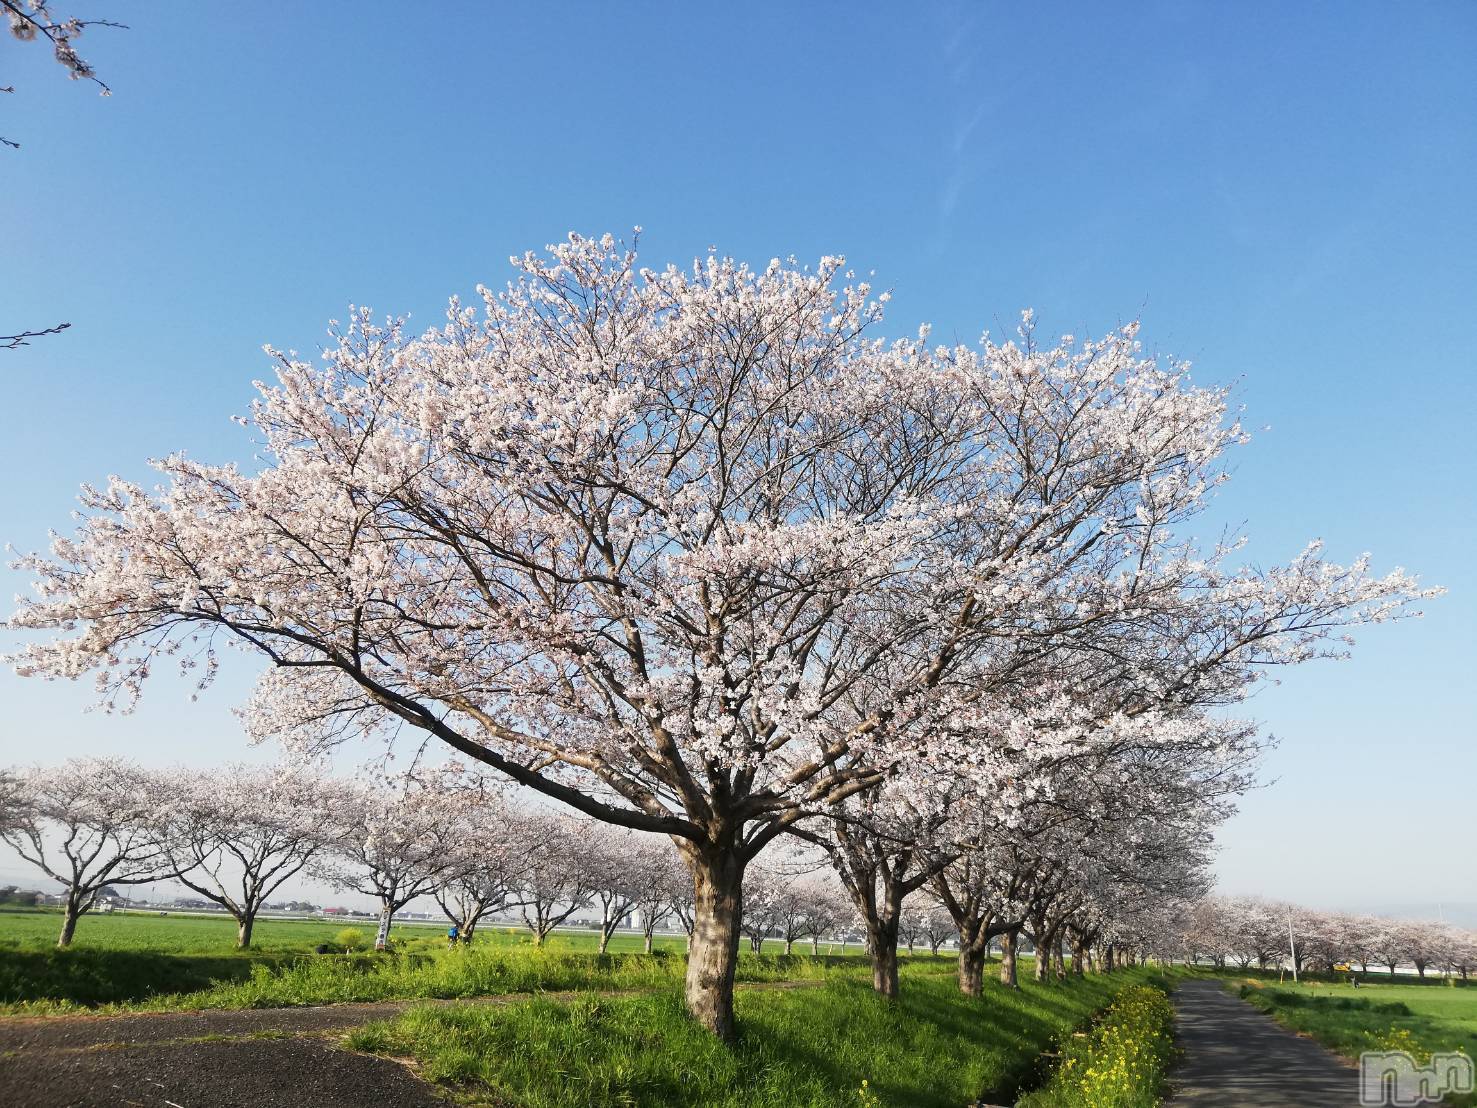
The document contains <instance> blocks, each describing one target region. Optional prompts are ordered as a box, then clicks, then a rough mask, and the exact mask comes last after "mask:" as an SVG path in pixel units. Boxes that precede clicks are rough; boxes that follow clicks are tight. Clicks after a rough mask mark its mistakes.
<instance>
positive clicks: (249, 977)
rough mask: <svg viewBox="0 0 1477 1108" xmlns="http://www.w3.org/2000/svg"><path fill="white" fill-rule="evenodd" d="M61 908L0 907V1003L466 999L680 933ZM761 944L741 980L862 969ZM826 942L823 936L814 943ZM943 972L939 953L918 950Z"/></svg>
mask: <svg viewBox="0 0 1477 1108" xmlns="http://www.w3.org/2000/svg"><path fill="white" fill-rule="evenodd" d="M59 918H60V917H59V915H58V914H57V913H55V912H45V911H34V910H31V911H27V910H15V911H0V1009H3V1010H9V1011H12V1012H15V1011H24V1012H28V1013H37V1014H40V1013H45V1012H65V1011H72V1010H76V1009H77V1008H79V1007H83V1008H96V1007H100V1006H104V1005H113V1006H127V1007H132V1008H138V1007H148V1008H246V1007H274V1006H285V1005H303V1004H326V1003H334V1002H339V1001H356V1000H390V999H420V998H430V997H443V998H446V997H468V996H481V995H490V994H501V993H513V992H532V991H539V990H565V989H581V988H596V989H645V988H667V987H675V986H676V985H677V984H678V983H679V982H680V981H681V978H682V973H683V965H684V962H683V958H682V951H683V948H684V946H685V942H684V940H683V939H681V938H680V937H676V936H661V937H659V938H658V939H657V942H656V944H655V952H654V953H653V954H652V955H646V954H643V953H641V946H642V939H641V937H640V936H639V935H617V936H616V937H615V939H613V940H612V942H611V947H610V953H609V954H607V955H605V956H600V955H598V954H597V953H596V950H597V946H598V942H597V936H596V935H595V934H594V933H592V932H589V931H574V930H571V931H561V932H556V933H555V934H554V935H553V936H551V937H550V939H549V940H548V942H547V943H546V945H545V947H544V948H542V949H536V948H534V947H533V946H532V939H531V937H530V935H529V933H528V931H527V930H526V929H523V928H514V927H488V926H484V927H483V928H479V929H478V932H477V936H476V940H475V943H474V944H473V946H472V947H471V948H470V949H468V948H465V947H459V948H458V949H457V950H455V951H452V950H448V949H447V948H446V939H445V937H444V933H443V932H442V930H441V928H440V927H431V926H417V925H404V926H397V927H396V928H394V929H393V930H392V931H391V945H392V948H393V953H391V954H388V955H375V954H370V953H360V954H347V953H339V952H338V951H337V949H335V952H334V953H330V954H316V953H314V950H315V948H316V947H317V946H318V945H319V944H325V943H326V944H333V943H334V940H335V937H336V936H337V935H338V934H339V933H340V932H342V931H344V930H345V929H346V928H352V929H353V930H355V931H357V932H358V933H359V935H360V937H361V941H362V942H363V943H365V944H367V943H368V942H369V941H370V940H372V938H373V934H374V928H373V926H372V924H370V923H366V922H363V921H360V922H359V923H357V924H345V923H344V922H342V921H322V920H308V921H298V920H262V921H261V922H259V923H258V924H257V930H256V942H255V943H254V945H253V948H252V949H251V950H249V951H238V950H237V949H236V948H235V934H236V932H235V925H234V923H233V922H232V921H231V920H230V919H220V918H212V917H201V916H187V915H168V916H161V915H157V914H136V913H111V914H106V915H101V914H99V915H87V916H84V917H83V918H82V920H81V922H80V924H79V926H78V929H77V938H76V940H75V942H74V944H73V946H72V947H71V948H70V949H67V950H57V949H56V948H55V946H54V943H55V935H56V929H57V926H58V921H59ZM778 949H779V944H777V943H771V944H768V947H767V950H766V952H765V953H762V954H759V955H755V954H752V953H750V952H749V951H747V950H745V951H744V952H743V953H742V955H741V958H740V966H739V979H740V980H743V981H750V982H754V981H776V980H784V979H792V980H816V979H819V978H820V977H822V976H828V975H829V976H834V975H858V976H859V975H862V974H864V973H865V972H867V963H866V959H865V958H864V957H863V956H862V955H861V954H860V953H859V952H857V951H855V950H853V951H852V952H850V953H848V954H844V955H835V956H827V955H824V954H823V955H821V956H820V957H819V958H811V957H810V956H808V955H800V954H797V955H795V956H793V957H786V956H783V955H780V954H777V953H773V951H777V950H778ZM823 949H824V948H823ZM919 961H920V962H922V963H927V964H929V965H931V966H932V967H933V968H934V969H935V970H936V971H937V972H948V971H949V969H950V968H951V967H952V962H951V961H950V960H949V959H947V958H942V957H940V958H930V957H926V956H925V957H923V958H922V959H920V960H919Z"/></svg>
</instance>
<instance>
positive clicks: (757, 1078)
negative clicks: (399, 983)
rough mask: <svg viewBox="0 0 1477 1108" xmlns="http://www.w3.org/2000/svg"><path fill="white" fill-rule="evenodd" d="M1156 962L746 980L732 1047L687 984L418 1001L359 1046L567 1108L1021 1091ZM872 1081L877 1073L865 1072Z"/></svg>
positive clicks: (792, 1103) (772, 1107)
mask: <svg viewBox="0 0 1477 1108" xmlns="http://www.w3.org/2000/svg"><path fill="white" fill-rule="evenodd" d="M1146 975H1147V974H1146V971H1142V970H1126V971H1121V972H1119V973H1117V974H1114V975H1112V976H1110V977H1097V976H1090V977H1085V978H1074V979H1072V980H1070V981H1068V982H1066V983H1063V984H1053V985H1046V986H1038V985H1036V984H1035V983H1034V982H1025V983H1023V986H1022V988H1021V989H1019V990H1017V991H1014V992H1012V991H1010V990H1006V989H1002V988H1000V987H999V985H998V983H996V982H993V981H990V982H987V984H986V989H985V993H984V995H983V996H981V997H966V996H963V995H961V994H960V993H959V991H958V989H957V987H956V986H955V984H954V981H953V980H952V979H951V978H950V977H949V976H947V975H944V974H940V973H938V972H932V973H930V972H927V970H926V968H923V967H919V968H915V969H912V970H911V971H910V972H908V974H907V976H906V980H905V981H904V983H903V988H902V996H901V999H900V1000H899V1001H898V1002H896V1003H889V1002H887V1001H885V1000H883V999H882V998H880V997H878V996H877V995H876V994H874V993H873V992H872V991H871V989H870V988H869V987H868V985H867V984H866V983H865V982H862V981H857V980H854V979H831V980H828V981H826V982H825V983H824V984H823V985H820V986H818V987H814V988H797V989H768V990H757V989H756V990H747V991H744V990H741V991H740V992H739V993H738V996H737V1000H736V1008H737V1014H738V1020H739V1027H740V1040H739V1043H738V1045H737V1046H736V1047H735V1048H734V1049H732V1050H730V1049H728V1048H725V1047H724V1046H722V1045H720V1044H719V1043H718V1042H717V1041H716V1040H714V1039H713V1038H712V1036H710V1035H708V1034H707V1033H706V1032H705V1031H703V1030H702V1029H701V1028H699V1027H698V1026H697V1025H695V1024H694V1023H693V1022H692V1021H691V1020H689V1019H688V1018H687V1016H686V1015H685V1013H684V1012H683V1009H682V1004H681V1000H680V996H679V994H678V993H677V991H676V990H666V991H663V992H660V993H655V994H650V995H644V996H629V997H595V996H590V997H580V998H577V999H574V1000H565V1001H561V1000H555V999H550V998H535V999H532V1000H529V1001H526V1002H522V1003H518V1004H509V1005H500V1006H490V1005H454V1006H450V1007H425V1008H414V1009H411V1010H410V1011H409V1012H407V1013H406V1014H405V1015H403V1016H401V1017H400V1018H398V1019H396V1020H393V1021H388V1022H382V1023H377V1024H371V1025H369V1026H367V1027H364V1028H361V1029H359V1030H357V1031H355V1032H353V1033H352V1034H350V1035H349V1036H348V1039H347V1042H348V1045H350V1046H351V1047H352V1048H354V1049H358V1050H365V1051H370V1052H373V1053H380V1054H388V1055H392V1056H396V1057H412V1058H414V1059H416V1061H417V1062H418V1063H419V1064H420V1066H421V1072H422V1074H423V1075H424V1076H426V1077H427V1078H429V1079H430V1080H433V1081H436V1082H439V1083H442V1084H445V1085H449V1086H451V1087H453V1088H454V1089H455V1091H457V1093H458V1094H459V1095H461V1096H463V1097H466V1098H469V1099H470V1100H471V1101H472V1102H474V1103H482V1104H499V1105H502V1104H508V1103H512V1104H517V1105H520V1106H521V1108H555V1106H556V1105H567V1104H581V1105H588V1106H591V1108H616V1106H620V1108H632V1106H636V1105H663V1106H671V1108H699V1106H702V1108H709V1106H712V1108H739V1106H741V1105H742V1106H753V1108H798V1106H801V1105H805V1106H807V1108H829V1106H833V1105H834V1106H839V1105H849V1106H857V1105H868V1104H874V1105H875V1104H887V1105H908V1106H919V1108H923V1106H939V1108H944V1106H948V1108H958V1106H959V1105H961V1104H965V1103H968V1102H971V1101H973V1100H974V1099H975V1098H977V1097H979V1096H981V1095H982V1094H985V1096H986V1099H987V1100H992V1101H1001V1100H1006V1101H1009V1100H1010V1099H1011V1098H1013V1097H1014V1096H1015V1094H1016V1093H1017V1092H1018V1091H1019V1089H1021V1088H1023V1087H1026V1086H1028V1085H1029V1084H1031V1083H1032V1082H1034V1081H1036V1080H1039V1078H1040V1077H1041V1076H1042V1075H1041V1074H1040V1073H1039V1071H1038V1069H1037V1067H1038V1065H1039V1056H1040V1054H1041V1051H1042V1050H1043V1049H1044V1048H1045V1047H1047V1046H1048V1045H1049V1044H1050V1043H1052V1042H1053V1041H1056V1040H1060V1039H1061V1038H1063V1037H1064V1036H1066V1035H1068V1034H1069V1032H1070V1031H1071V1029H1072V1028H1074V1027H1077V1026H1079V1025H1080V1024H1082V1023H1083V1022H1084V1021H1085V1020H1086V1019H1087V1018H1088V1017H1089V1015H1090V1014H1091V1013H1092V1012H1093V1011H1095V1010H1097V1009H1099V1008H1101V1007H1102V1006H1103V1005H1105V1004H1106V1003H1108V1002H1109V1001H1110V1000H1111V999H1112V997H1113V996H1114V995H1115V994H1116V993H1117V992H1118V991H1119V990H1120V989H1122V988H1124V987H1125V986H1127V985H1130V984H1133V983H1136V982H1141V981H1143V980H1144V979H1145V977H1146ZM863 1082H865V1083H866V1084H865V1086H864V1085H863Z"/></svg>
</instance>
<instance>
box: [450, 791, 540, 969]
mask: <svg viewBox="0 0 1477 1108" xmlns="http://www.w3.org/2000/svg"><path fill="white" fill-rule="evenodd" d="M457 786H458V804H457V808H456V812H455V817H456V818H455V822H454V825H453V826H452V828H451V831H450V835H449V839H450V841H449V844H448V850H449V851H450V852H451V853H452V854H453V855H454V858H455V861H454V863H453V864H452V866H451V868H450V869H449V870H448V871H447V872H446V873H445V875H444V876H443V878H442V880H441V881H440V882H439V883H437V884H436V886H435V887H434V888H432V889H431V896H432V897H433V898H434V899H435V901H436V903H437V904H438V905H439V906H440V908H441V911H442V913H443V914H445V916H446V918H447V919H448V920H450V921H451V922H452V923H453V924H454V925H455V926H456V929H457V935H458V936H459V938H460V940H461V941H462V942H463V943H467V944H470V943H471V942H472V940H473V939H474V938H475V937H476V934H477V925H478V924H479V923H481V922H482V920H483V919H485V918H486V917H487V916H489V915H492V914H494V913H497V912H504V911H507V910H508V909H509V908H513V907H517V906H519V904H520V903H521V901H520V899H519V897H520V893H519V890H520V888H521V887H522V884H523V881H524V879H525V876H526V869H527V859H528V857H529V855H530V854H531V853H532V852H533V851H534V850H536V849H537V848H538V844H537V840H536V835H537V834H538V831H539V829H540V828H539V824H538V822H537V821H536V820H531V819H530V818H529V816H528V814H527V813H526V812H525V811H523V810H521V809H519V808H517V807H516V806H514V805H512V804H510V803H508V802H507V801H506V800H505V799H504V798H503V797H502V796H501V795H499V793H498V791H497V790H496V789H495V788H493V787H492V786H491V784H490V783H489V782H487V781H485V780H483V779H481V778H475V777H474V778H471V779H462V780H459V781H457Z"/></svg>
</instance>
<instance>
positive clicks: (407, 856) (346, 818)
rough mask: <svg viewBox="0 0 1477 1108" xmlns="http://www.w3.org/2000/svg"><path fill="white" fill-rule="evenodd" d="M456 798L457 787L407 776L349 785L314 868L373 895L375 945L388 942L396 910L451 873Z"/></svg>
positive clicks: (456, 862) (460, 798)
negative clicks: (376, 922) (377, 908)
mask: <svg viewBox="0 0 1477 1108" xmlns="http://www.w3.org/2000/svg"><path fill="white" fill-rule="evenodd" d="M464 801H465V795H464V794H463V793H462V792H461V791H460V790H457V789H446V788H443V787H441V786H440V784H439V783H438V782H437V781H435V780H434V779H428V778H418V777H414V776H407V777H403V778H400V779H397V780H391V781H387V782H383V783H374V784H370V783H362V782H361V783H358V784H357V785H356V786H354V787H353V788H351V789H350V790H349V795H348V796H347V797H346V798H345V799H344V801H343V803H342V805H341V807H340V809H339V811H338V813H337V818H336V819H335V820H334V821H333V823H332V824H331V825H330V830H329V835H330V838H329V846H328V849H327V851H326V852H325V854H324V855H323V856H321V857H320V859H319V860H318V862H317V863H316V864H315V869H316V870H317V872H318V874H319V875H320V876H322V877H323V878H324V879H326V880H327V881H329V882H330V883H331V884H333V885H334V886H336V887H337V888H340V889H346V890H349V891H351V892H356V893H360V894H361V895H364V896H372V897H374V898H375V899H376V900H378V901H379V906H380V919H379V929H378V931H377V932H376V934H375V940H374V948H375V949H376V950H384V949H385V948H386V946H387V945H388V943H389V938H390V921H391V919H392V918H393V917H394V915H395V913H396V912H398V911H400V909H401V908H404V907H405V906H406V905H407V904H409V903H410V902H411V901H412V900H414V899H415V898H416V897H418V896H425V895H426V894H427V893H430V892H432V891H433V890H435V889H437V888H439V887H440V886H441V885H442V884H443V883H445V882H446V881H448V880H451V879H452V878H454V877H455V876H456V875H457V872H458V867H459V866H460V864H461V861H462V859H461V855H460V853H459V852H458V849H457V840H456V832H457V830H458V828H459V826H460V819H459V817H460V815H461V808H460V806H461V804H462V803H464Z"/></svg>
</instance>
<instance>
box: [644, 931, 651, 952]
mask: <svg viewBox="0 0 1477 1108" xmlns="http://www.w3.org/2000/svg"><path fill="white" fill-rule="evenodd" d="M645 938H646V942H645V943H644V944H643V945H644V946H645V948H646V953H647V954H650V953H651V932H650V931H648V932H646V936H645Z"/></svg>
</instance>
